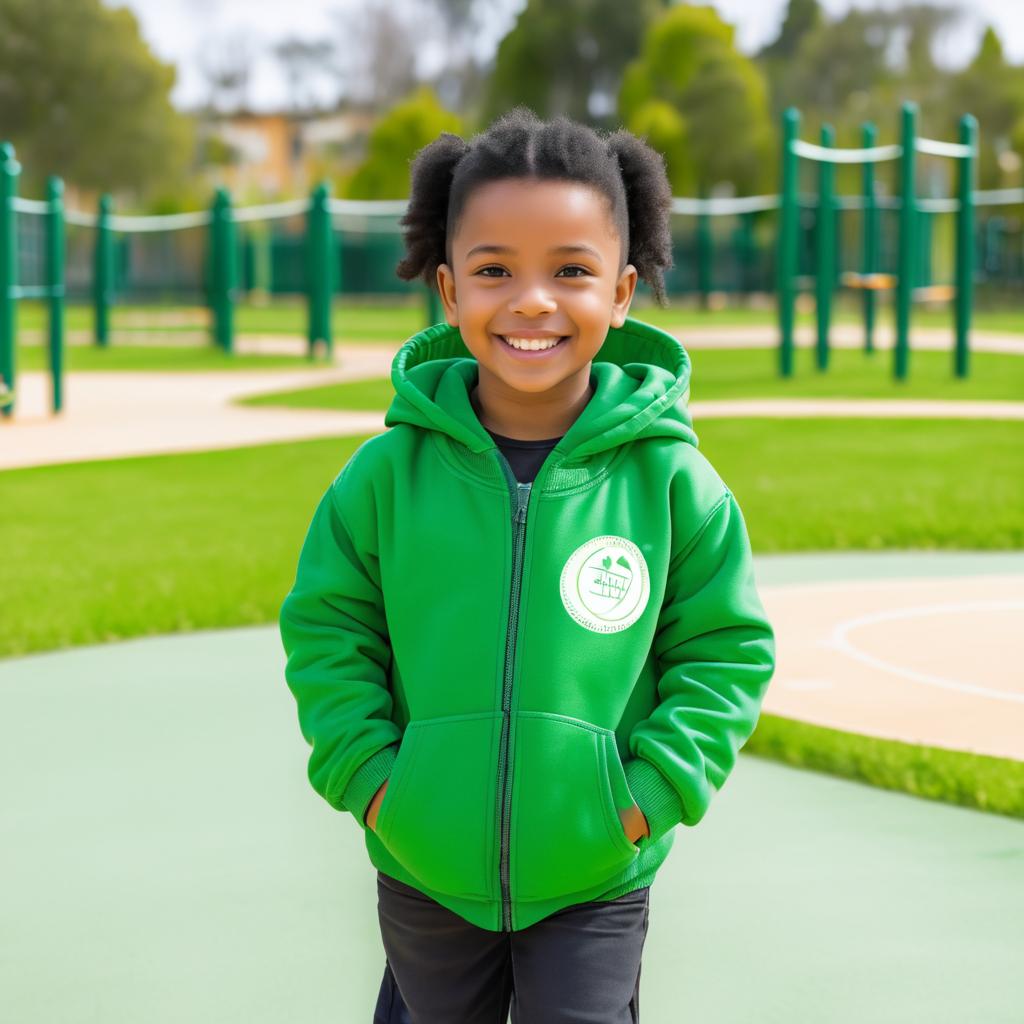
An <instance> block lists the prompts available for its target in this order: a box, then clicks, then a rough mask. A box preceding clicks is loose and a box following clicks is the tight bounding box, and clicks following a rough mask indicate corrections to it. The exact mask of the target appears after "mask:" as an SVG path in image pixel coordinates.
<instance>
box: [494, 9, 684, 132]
mask: <svg viewBox="0 0 1024 1024" xmlns="http://www.w3.org/2000/svg"><path fill="white" fill-rule="evenodd" d="M666 6H667V0H631V2H630V3H623V2H622V0H566V2H564V3H557V4H555V3H551V2H550V0H528V3H527V5H526V7H525V8H524V9H523V11H522V13H521V14H520V15H519V18H518V20H517V21H516V23H515V26H514V27H513V28H512V30H511V31H510V32H509V33H508V35H506V36H505V38H504V39H502V41H501V43H500V44H499V46H498V52H497V55H496V57H495V63H494V70H493V72H492V74H491V78H490V81H489V84H488V88H487V92H486V96H485V98H484V102H483V104H482V110H481V112H480V116H481V119H482V121H483V122H484V123H489V122H490V121H492V120H493V119H494V118H495V117H497V116H499V115H500V114H502V113H503V112H505V111H506V110H508V109H510V108H511V107H513V106H515V105H517V104H522V105H524V106H527V107H530V108H531V109H532V110H534V111H535V112H536V113H537V114H538V115H540V116H541V117H553V116H555V115H557V114H566V115H568V116H569V117H572V118H574V119H575V120H577V121H582V122H583V123H584V124H590V125H593V126H595V127H611V126H612V121H613V120H614V109H615V103H614V98H615V96H616V94H617V92H618V90H619V83H620V81H621V77H622V70H623V68H624V67H625V66H626V64H627V62H628V61H630V60H632V59H633V58H634V57H635V56H636V54H637V53H638V52H639V49H640V43H641V40H642V39H643V36H644V32H645V31H646V30H647V28H648V26H649V25H650V24H651V23H652V21H653V20H654V19H655V18H656V17H657V16H658V15H659V14H660V13H661V12H662V11H663V10H664V9H665V7H666Z"/></svg>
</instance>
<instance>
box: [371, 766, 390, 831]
mask: <svg viewBox="0 0 1024 1024" xmlns="http://www.w3.org/2000/svg"><path fill="white" fill-rule="evenodd" d="M390 781H391V780H390V779H385V780H384V783H383V785H381V787H380V789H378V790H377V792H376V793H374V794H373V799H372V800H371V801H370V806H369V807H367V809H366V825H367V827H368V828H370V829H371V830H372V831H374V832H376V831H377V814H378V812H379V811H380V805H381V804H382V803H383V802H384V793H385V791H386V790H387V788H388V783H389V782H390Z"/></svg>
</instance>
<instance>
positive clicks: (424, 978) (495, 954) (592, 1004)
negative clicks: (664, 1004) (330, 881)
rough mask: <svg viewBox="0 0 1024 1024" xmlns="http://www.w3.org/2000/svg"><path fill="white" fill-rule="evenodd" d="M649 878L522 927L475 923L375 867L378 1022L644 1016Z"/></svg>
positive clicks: (542, 1023)
mask: <svg viewBox="0 0 1024 1024" xmlns="http://www.w3.org/2000/svg"><path fill="white" fill-rule="evenodd" d="M649 897H650V886H645V887H644V888H642V889H637V890H635V891H634V892H630V893H626V894H625V895H624V896H620V897H618V898H617V899H614V900H606V901H604V902H599V901H596V900H593V901H590V902H588V903H577V904H574V905H573V906H570V907H565V908H563V909H562V910H559V911H557V912H556V913H554V914H551V915H550V916H549V917H546V918H544V919H543V920H542V921H538V922H537V923H536V924H533V925H530V927H529V928H524V929H522V930H520V931H517V932H511V933H509V932H492V931H488V930H487V929H485V928H478V927H477V926H476V925H473V924H470V923H469V922H468V921H466V920H464V919H463V918H461V917H459V915H458V914H456V913H453V912H452V911H451V910H449V909H448V908H447V907H442V906H441V905H440V904H439V903H437V902H436V901H434V900H432V899H430V897H428V896H426V895H424V894H423V893H421V892H420V891H419V890H418V889H414V888H413V887H412V886H409V885H406V884H405V883H404V882H400V881H399V880H398V879H397V878H392V877H391V876H390V875H385V874H384V873H383V872H380V871H378V872H377V914H378V917H379V919H380V930H381V937H382V939H383V941H384V952H385V954H386V956H387V962H386V964H385V967H384V980H383V982H382V984H381V989H380V996H379V998H378V1000H377V1009H376V1012H375V1013H374V1017H373V1024H506V1022H507V1021H508V1015H509V1009H510V1008H511V1011H512V1024H563V1022H567V1021H582V1020H586V1021H588V1022H592V1024H638V1022H639V1020H640V958H641V954H642V953H643V946H644V940H645V939H646V938H647V917H648V909H649Z"/></svg>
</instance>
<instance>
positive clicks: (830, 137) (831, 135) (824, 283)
mask: <svg viewBox="0 0 1024 1024" xmlns="http://www.w3.org/2000/svg"><path fill="white" fill-rule="evenodd" d="M835 141H836V133H835V130H834V129H833V127H832V126H831V125H830V124H823V125H822V126H821V144H822V146H823V147H825V148H826V149H831V148H832V147H833V146H834V145H835ZM835 180H836V169H835V165H834V164H832V163H829V162H828V161H827V160H822V161H820V162H819V163H818V221H817V224H816V225H815V228H816V230H815V241H816V246H815V248H816V249H817V253H816V255H817V264H818V266H817V270H816V276H815V284H816V286H817V293H816V298H817V301H816V307H817V309H816V312H817V315H818V344H817V348H816V351H815V357H816V363H817V366H818V369H819V370H827V369H828V331H829V323H830V321H831V319H832V290H833V289H834V288H835V283H836V222H835V205H836V202H835V191H836V186H835Z"/></svg>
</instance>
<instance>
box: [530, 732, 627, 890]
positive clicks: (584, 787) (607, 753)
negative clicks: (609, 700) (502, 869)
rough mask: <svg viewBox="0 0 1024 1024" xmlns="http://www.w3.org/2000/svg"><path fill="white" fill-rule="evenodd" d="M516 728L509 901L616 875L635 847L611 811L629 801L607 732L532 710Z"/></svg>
mask: <svg viewBox="0 0 1024 1024" xmlns="http://www.w3.org/2000/svg"><path fill="white" fill-rule="evenodd" d="M516 730H517V732H516V765H515V776H514V781H513V787H514V792H513V798H512V799H513V808H512V818H513V825H512V844H513V845H512V849H511V851H510V868H511V876H512V886H513V888H512V895H513V898H514V899H521V900H541V899H550V898H552V897H556V896H561V895H564V894H565V893H571V892H579V891H582V890H584V889H590V888H592V887H593V886H595V885H598V884H600V883H601V882H602V881H604V880H605V879H608V878H611V877H612V876H614V875H616V874H618V873H619V872H621V871H622V870H623V869H624V868H625V867H626V865H627V864H629V862H630V861H631V860H632V859H633V858H634V857H636V856H637V854H638V853H639V849H638V848H637V846H636V845H635V844H634V843H632V842H630V840H629V837H628V836H627V835H626V833H625V832H624V831H623V828H622V822H621V820H620V819H619V814H618V810H617V803H619V802H621V804H622V806H623V807H628V806H629V804H630V803H631V802H632V801H631V800H629V798H628V792H629V790H628V787H627V786H626V779H625V774H624V772H623V770H622V765H621V762H619V760H618V754H617V753H616V752H615V736H614V734H613V733H612V732H611V731H610V730H608V729H601V728H599V727H598V726H595V725H591V724H590V723H588V722H581V721H579V720H578V719H573V718H566V717H563V716H560V715H549V714H542V713H535V712H522V713H520V715H519V717H518V719H517V725H516ZM613 759H614V765H613V764H612V760H613ZM620 776H621V778H620ZM613 779H614V787H613Z"/></svg>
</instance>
